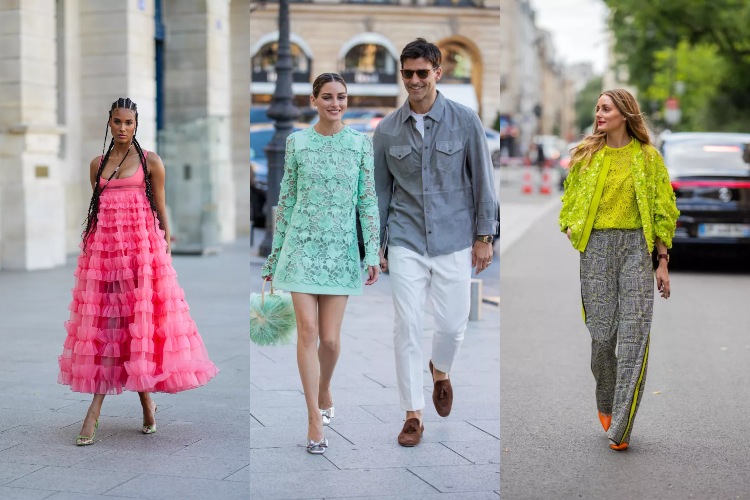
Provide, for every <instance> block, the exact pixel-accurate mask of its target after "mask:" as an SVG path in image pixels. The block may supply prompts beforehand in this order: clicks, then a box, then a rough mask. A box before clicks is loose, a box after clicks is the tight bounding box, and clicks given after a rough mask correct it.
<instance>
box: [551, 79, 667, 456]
mask: <svg viewBox="0 0 750 500" xmlns="http://www.w3.org/2000/svg"><path fill="white" fill-rule="evenodd" d="M562 202H563V206H562V210H561V211H560V229H561V230H562V231H563V232H564V233H566V234H567V236H568V239H570V241H571V243H572V244H573V247H574V248H575V249H576V250H578V251H580V252H581V297H582V300H583V312H584V320H585V322H586V327H587V328H588V330H589V333H590V334H591V370H592V372H593V373H594V378H595V380H596V405H597V410H598V414H599V420H600V422H601V424H602V427H604V430H605V431H606V432H607V434H608V437H609V439H610V441H611V443H610V447H611V448H612V449H613V450H617V451H622V450H625V449H627V448H628V443H629V441H630V433H631V431H632V428H633V421H634V419H635V414H636V411H637V410H638V404H639V403H640V399H641V395H642V393H643V386H644V382H645V380H646V365H647V363H648V346H649V334H650V328H651V317H652V314H653V302H654V269H653V265H652V260H651V253H652V252H653V249H654V247H656V249H657V253H658V259H657V260H658V262H659V265H658V268H657V269H656V273H655V274H656V284H657V287H658V289H659V292H660V294H661V296H662V297H663V298H665V299H667V298H669V296H670V293H671V292H670V283H669V272H668V270H667V265H668V262H669V255H668V254H667V249H668V248H670V247H671V246H672V237H673V236H674V232H675V226H676V222H677V216H678V215H679V211H678V210H677V206H676V202H675V196H674V192H673V190H672V186H671V184H670V182H669V174H668V173H667V169H666V167H665V166H664V161H663V160H662V157H661V155H660V154H659V152H658V151H657V150H656V149H655V148H654V146H653V145H652V144H651V141H650V139H649V136H648V131H647V129H646V125H645V122H644V120H643V116H642V115H641V111H640V108H639V107H638V102H637V101H636V100H635V98H634V97H633V96H632V94H630V93H629V92H628V91H626V90H623V89H615V90H607V91H605V92H603V93H602V94H601V95H600V96H599V100H598V101H597V103H596V119H595V123H594V129H593V132H592V133H591V134H590V135H589V136H587V137H586V138H585V139H584V140H583V141H582V142H581V144H580V145H579V146H578V147H577V148H576V150H575V152H574V153H573V157H572V160H571V168H570V173H569V175H568V177H567V179H566V180H565V194H564V195H563V198H562Z"/></svg>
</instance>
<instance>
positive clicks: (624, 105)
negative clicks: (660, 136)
mask: <svg viewBox="0 0 750 500" xmlns="http://www.w3.org/2000/svg"><path fill="white" fill-rule="evenodd" d="M603 95H606V96H609V98H610V99H612V102H613V103H614V105H615V107H616V108H617V110H618V111H619V112H620V113H622V116H624V117H625V128H626V130H627V133H628V136H630V137H635V138H636V139H637V140H638V141H639V142H640V143H641V144H645V145H650V144H651V139H650V138H649V135H648V128H647V127H646V120H645V119H644V118H643V113H641V108H640V106H638V101H636V99H635V97H633V94H631V93H630V92H628V91H627V90H625V89H612V90H605V91H604V92H602V93H601V94H599V97H601V96H603ZM606 144H607V133H606V132H604V131H600V130H599V125H598V124H597V123H596V120H594V128H593V130H592V131H591V134H589V135H587V136H586V137H585V138H584V139H583V141H581V144H579V145H578V147H577V148H576V149H575V151H574V152H573V155H572V157H571V159H570V164H571V165H575V164H576V163H579V162H581V163H582V167H581V168H586V167H587V166H588V164H589V162H591V158H592V157H593V156H594V154H595V153H596V152H597V151H599V150H600V149H602V148H603V147H604V146H605V145H606Z"/></svg>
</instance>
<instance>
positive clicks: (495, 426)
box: [468, 419, 500, 439]
mask: <svg viewBox="0 0 750 500" xmlns="http://www.w3.org/2000/svg"><path fill="white" fill-rule="evenodd" d="M468 422H469V423H470V424H471V425H473V426H474V427H477V428H479V429H482V430H483V431H484V432H486V433H487V434H490V435H492V436H495V437H496V438H498V439H500V420H474V419H471V420H469V421H468Z"/></svg>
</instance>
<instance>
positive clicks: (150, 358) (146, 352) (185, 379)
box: [58, 98, 218, 446]
mask: <svg viewBox="0 0 750 500" xmlns="http://www.w3.org/2000/svg"><path fill="white" fill-rule="evenodd" d="M107 127H108V130H109V131H111V132H112V141H111V142H110V144H109V148H108V149H107V151H106V153H105V152H104V150H102V153H103V154H102V155H101V156H97V157H96V158H94V159H93V160H92V161H91V166H90V177H91V186H92V188H93V190H94V192H93V195H92V197H91V203H90V205H89V211H88V217H87V220H86V229H85V230H84V232H83V241H82V242H81V254H80V256H79V257H78V267H77V268H76V271H75V276H76V285H75V288H73V300H72V302H71V303H70V307H69V309H70V311H71V312H70V320H69V321H67V322H66V323H65V329H66V330H67V332H68V335H67V337H66V339H65V344H64V347H63V353H62V355H61V356H60V357H59V364H60V374H59V377H58V382H60V383H61V384H66V385H69V386H70V388H71V389H72V390H73V391H76V392H85V393H90V394H94V398H93V401H92V402H91V406H90V407H89V410H88V412H87V414H86V419H85V420H84V422H83V426H82V428H81V433H80V435H79V436H78V438H77V439H76V444H77V445H79V446H83V445H88V444H93V443H94V437H95V435H96V430H97V428H98V426H99V413H100V411H101V408H102V403H103V401H104V396H105V395H107V394H120V393H121V392H122V391H123V390H129V391H135V392H138V395H139V396H140V400H141V406H142V407H143V428H142V432H143V433H144V434H152V433H154V432H156V422H155V419H154V413H155V412H156V404H155V403H154V402H153V401H152V400H151V395H150V393H151V392H169V393H175V392H179V391H184V390H187V389H193V388H195V387H199V386H201V385H204V384H205V383H206V382H208V381H209V380H210V379H211V378H212V377H213V376H214V375H216V374H217V373H218V369H217V368H216V367H215V366H214V364H213V363H212V362H211V361H210V360H209V359H208V353H207V352H206V348H205V347H204V345H203V340H202V339H201V336H200V335H199V334H198V330H197V328H196V326H195V323H194V322H193V320H192V319H190V314H189V313H188V305H187V303H186V302H185V295H184V292H183V290H182V289H181V288H180V286H179V285H178V284H177V275H176V273H175V271H174V269H173V268H172V259H171V256H170V243H169V241H170V240H169V228H168V226H167V219H166V217H165V215H166V206H165V202H164V178H165V176H164V164H163V163H162V161H161V158H159V156H158V155H156V154H155V153H149V152H147V151H143V149H141V146H140V144H138V141H137V140H136V138H135V134H136V131H137V129H138V110H137V107H136V104H135V103H134V102H132V101H131V100H130V99H124V98H120V99H118V100H117V101H115V102H114V103H112V108H111V109H110V111H109V120H108V122H107ZM106 142H107V133H106V131H105V135H104V143H105V144H106Z"/></svg>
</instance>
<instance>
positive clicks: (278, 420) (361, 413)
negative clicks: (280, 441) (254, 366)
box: [253, 401, 381, 427]
mask: <svg viewBox="0 0 750 500" xmlns="http://www.w3.org/2000/svg"><path fill="white" fill-rule="evenodd" d="M303 404H304V401H303ZM335 408H336V413H335V417H334V419H333V421H334V422H336V423H341V424H377V423H381V420H379V419H378V418H377V417H375V416H374V415H372V414H371V413H369V412H367V411H365V410H363V409H362V408H360V407H359V406H347V405H342V406H339V405H336V406H335ZM253 416H254V417H255V418H256V419H257V420H258V421H259V422H260V423H261V424H263V426H265V427H275V426H288V425H289V422H305V423H307V407H306V406H304V405H298V406H295V407H290V408H284V409H279V408H257V409H255V410H254V411H253Z"/></svg>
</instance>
